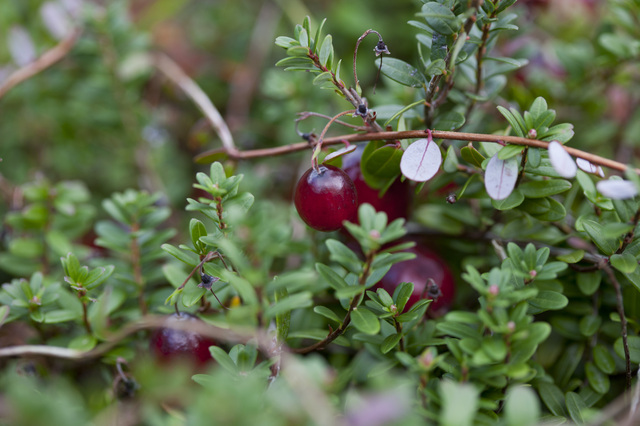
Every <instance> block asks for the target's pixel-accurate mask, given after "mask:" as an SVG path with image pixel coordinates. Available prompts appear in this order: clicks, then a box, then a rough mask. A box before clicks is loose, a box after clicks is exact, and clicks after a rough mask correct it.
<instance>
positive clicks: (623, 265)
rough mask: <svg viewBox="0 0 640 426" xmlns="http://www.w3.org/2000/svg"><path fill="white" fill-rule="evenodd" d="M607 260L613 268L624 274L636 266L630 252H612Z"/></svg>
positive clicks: (630, 271)
mask: <svg viewBox="0 0 640 426" xmlns="http://www.w3.org/2000/svg"><path fill="white" fill-rule="evenodd" d="M609 261H610V262H611V265H612V266H613V267H614V268H616V269H617V270H618V271H620V272H622V273H624V274H630V273H632V272H633V271H635V270H636V268H637V267H638V261H637V260H636V258H635V257H634V256H633V255H631V254H630V253H622V254H614V255H612V256H611V258H610V259H609Z"/></svg>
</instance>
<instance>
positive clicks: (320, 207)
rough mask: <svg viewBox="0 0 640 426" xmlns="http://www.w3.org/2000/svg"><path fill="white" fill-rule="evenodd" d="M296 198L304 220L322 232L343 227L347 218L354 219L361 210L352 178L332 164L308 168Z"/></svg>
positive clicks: (301, 179)
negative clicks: (359, 209)
mask: <svg viewBox="0 0 640 426" xmlns="http://www.w3.org/2000/svg"><path fill="white" fill-rule="evenodd" d="M294 201H295V205H296V210H298V214H299V215H300V217H301V218H302V220H304V221H305V223H306V224H307V225H309V226H310V227H312V228H314V229H317V230H318V231H325V232H328V231H335V230H337V229H340V228H341V227H342V222H343V221H345V220H349V221H354V220H355V218H356V216H357V212H358V203H357V195H356V188H355V186H354V185H353V182H352V181H351V178H350V177H349V176H348V175H347V174H346V173H345V172H343V171H342V170H341V169H339V168H337V167H335V166H330V165H324V164H321V165H320V166H319V167H318V170H316V169H315V168H310V169H309V170H307V171H306V172H305V173H304V174H303V175H302V177H301V178H300V180H299V181H298V186H296V191H295V199H294Z"/></svg>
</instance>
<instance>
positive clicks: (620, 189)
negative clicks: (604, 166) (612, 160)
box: [596, 179, 638, 200]
mask: <svg viewBox="0 0 640 426" xmlns="http://www.w3.org/2000/svg"><path fill="white" fill-rule="evenodd" d="M596 188H598V191H599V192H600V193H601V194H602V195H604V196H605V197H608V198H611V199H614V200H626V199H628V198H633V197H635V196H636V195H638V188H636V186H635V185H634V184H633V182H631V181H628V180H618V179H615V180H613V179H609V180H602V181H600V182H598V183H597V184H596Z"/></svg>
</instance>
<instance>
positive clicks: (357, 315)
mask: <svg viewBox="0 0 640 426" xmlns="http://www.w3.org/2000/svg"><path fill="white" fill-rule="evenodd" d="M351 321H352V322H353V325H354V326H355V327H356V328H357V329H358V330H359V331H361V332H363V333H366V334H378V332H379V331H380V320H378V317H376V315H375V314H374V313H373V312H371V311H370V310H369V309H367V308H364V307H359V308H356V309H354V310H353V311H352V312H351Z"/></svg>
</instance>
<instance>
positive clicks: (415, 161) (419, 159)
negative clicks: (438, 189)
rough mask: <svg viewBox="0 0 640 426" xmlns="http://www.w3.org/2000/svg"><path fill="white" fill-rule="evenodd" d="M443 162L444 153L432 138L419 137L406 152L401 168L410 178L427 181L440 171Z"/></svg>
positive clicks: (401, 161)
mask: <svg viewBox="0 0 640 426" xmlns="http://www.w3.org/2000/svg"><path fill="white" fill-rule="evenodd" d="M441 164H442V153H441V152H440V148H439V147H438V145H437V144H436V143H435V142H433V141H432V140H431V141H430V140H428V139H418V140H417V141H415V142H414V143H412V144H411V145H409V147H408V148H407V150H406V151H405V152H404V154H403V155H402V159H401V160H400V170H402V174H403V175H405V176H406V177H407V178H408V179H411V180H414V181H416V182H426V181H428V180H429V179H431V178H432V177H434V176H435V174H436V173H438V170H440V165H441Z"/></svg>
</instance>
